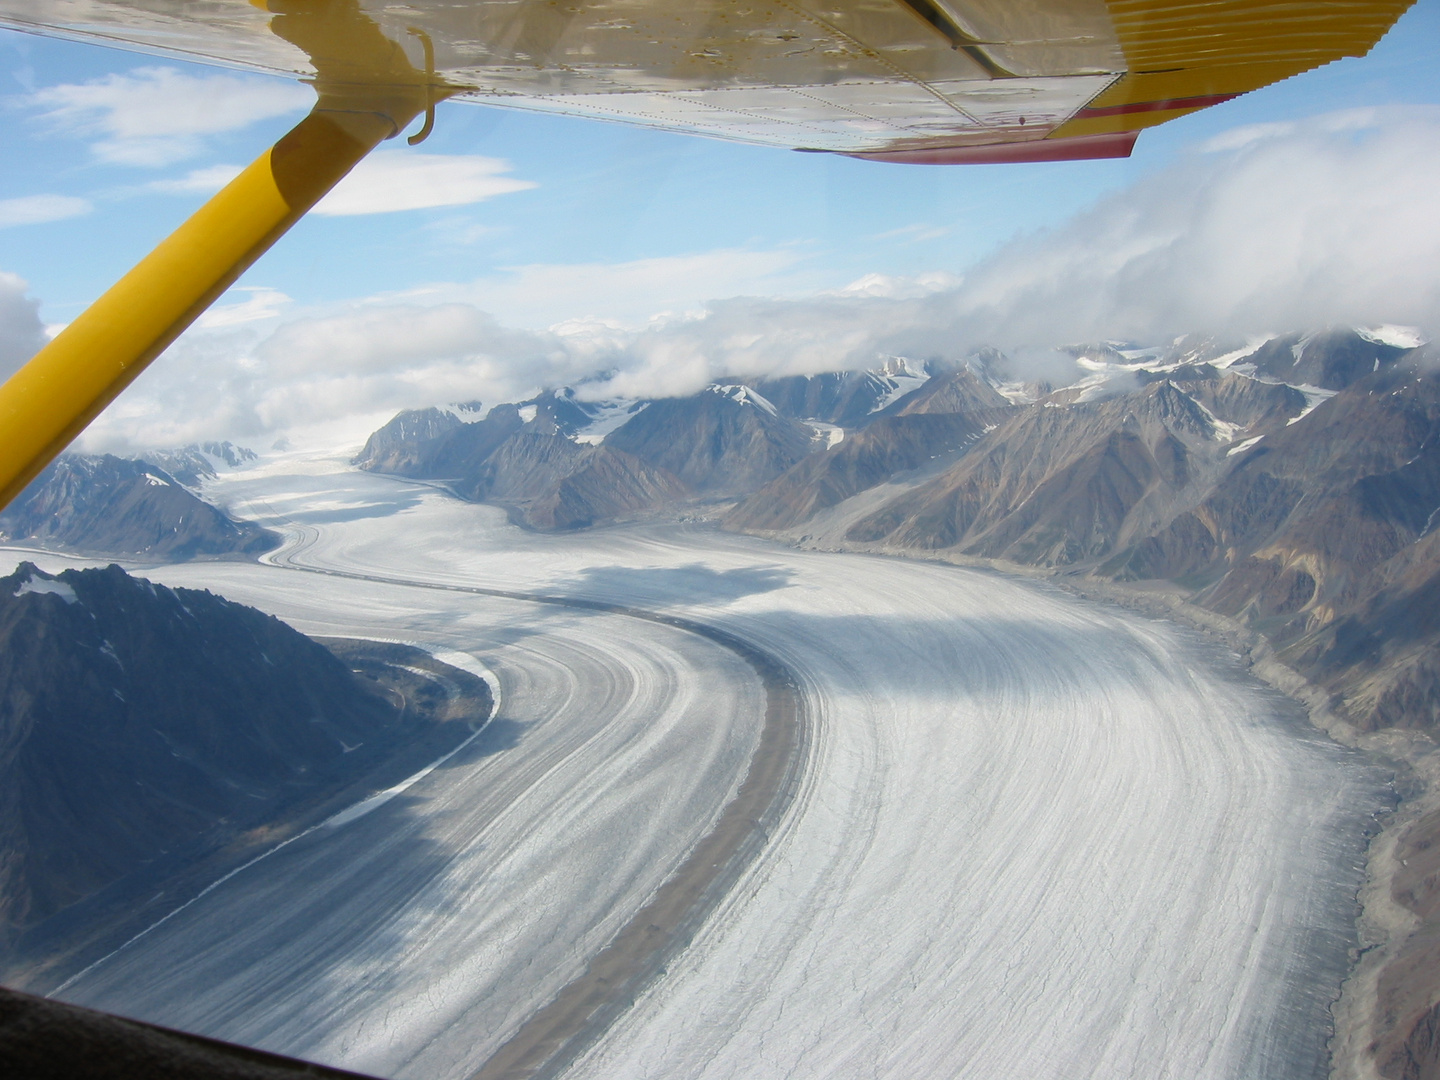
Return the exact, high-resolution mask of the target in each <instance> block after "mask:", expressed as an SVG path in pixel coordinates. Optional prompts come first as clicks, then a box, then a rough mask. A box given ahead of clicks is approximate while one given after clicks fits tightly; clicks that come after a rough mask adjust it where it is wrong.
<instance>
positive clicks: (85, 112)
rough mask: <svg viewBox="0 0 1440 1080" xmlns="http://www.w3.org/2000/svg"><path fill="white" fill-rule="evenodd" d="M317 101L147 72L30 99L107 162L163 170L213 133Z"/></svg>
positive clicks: (226, 80)
mask: <svg viewBox="0 0 1440 1080" xmlns="http://www.w3.org/2000/svg"><path fill="white" fill-rule="evenodd" d="M314 98H315V95H314V92H313V91H311V90H309V89H308V88H306V87H304V86H299V85H296V84H294V83H290V82H283V81H281V80H278V79H266V78H263V77H259V76H243V75H229V74H213V75H212V74H204V75H191V74H187V73H185V72H182V71H180V70H178V69H176V68H168V67H144V68H137V69H135V70H134V71H131V72H128V73H126V74H124V75H117V74H112V75H107V76H105V77H104V78H101V79H92V80H90V81H89V82H84V83H65V84H62V85H59V86H51V87H46V88H44V89H41V90H37V91H36V92H35V93H33V94H31V95H30V97H29V99H28V102H29V104H30V105H31V107H33V108H36V109H39V110H40V113H41V118H42V119H43V120H45V121H48V122H49V123H50V124H51V125H52V126H53V127H55V128H56V129H58V130H61V131H65V132H68V133H71V134H74V135H78V136H81V137H88V138H94V139H95V140H96V141H95V142H94V143H93V144H92V147H91V148H92V150H93V151H94V153H95V155H96V156H97V157H99V158H100V159H101V160H102V161H106V162H110V163H114V164H120V165H137V166H148V167H156V166H162V165H169V164H172V163H174V162H176V161H183V160H184V159H185V158H188V157H193V156H194V155H195V154H198V153H200V152H201V151H202V150H203V149H204V146H205V137H206V136H209V135H218V134H221V133H223V132H227V131H238V130H239V129H241V128H245V127H248V126H249V125H251V124H253V123H255V122H257V121H259V120H266V119H269V118H271V117H276V116H284V115H287V114H289V113H294V112H299V111H301V110H304V109H306V108H309V107H310V105H311V104H313V102H314Z"/></svg>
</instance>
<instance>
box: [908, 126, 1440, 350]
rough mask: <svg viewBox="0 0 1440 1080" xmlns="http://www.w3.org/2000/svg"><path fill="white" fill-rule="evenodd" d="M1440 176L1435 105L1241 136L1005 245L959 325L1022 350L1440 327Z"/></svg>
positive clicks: (964, 299)
mask: <svg viewBox="0 0 1440 1080" xmlns="http://www.w3.org/2000/svg"><path fill="white" fill-rule="evenodd" d="M1232 134H1234V133H1232ZM1436 175H1440V109H1437V108H1434V107H1400V108H1392V109H1367V110H1354V111H1347V112H1344V113H1338V114H1331V115H1328V116H1323V117H1318V118H1316V119H1314V120H1312V121H1307V122H1302V123H1295V124H1284V125H1268V126H1263V127H1259V128H1247V129H1242V131H1241V133H1240V135H1237V136H1235V137H1233V138H1230V139H1228V140H1226V139H1224V138H1221V139H1216V140H1211V142H1210V144H1209V145H1208V147H1207V148H1206V153H1205V154H1204V155H1203V156H1200V155H1196V156H1192V157H1190V158H1188V159H1186V160H1184V161H1182V162H1180V163H1179V164H1177V165H1176V166H1174V167H1173V168H1171V169H1168V170H1165V171H1163V172H1161V173H1158V174H1156V175H1153V176H1150V177H1148V178H1146V179H1144V180H1142V181H1141V182H1139V183H1138V184H1136V185H1135V186H1133V187H1132V188H1130V189H1129V190H1127V191H1124V192H1121V193H1119V194H1117V195H1115V196H1113V197H1110V198H1108V199H1106V200H1104V201H1102V202H1101V203H1100V204H1098V205H1097V206H1095V207H1093V208H1092V209H1091V210H1089V211H1087V212H1085V213H1083V214H1081V215H1079V216H1077V217H1076V218H1074V219H1072V220H1071V221H1070V222H1069V223H1068V224H1066V225H1065V226H1064V227H1062V228H1060V229H1056V230H1054V231H1052V232H1048V233H1045V234H1042V235H1039V236H1035V237H1031V238H1029V239H1027V240H1024V241H1022V242H1019V243H1016V244H1012V245H1010V246H1008V247H1006V248H1005V249H1003V250H1001V251H1000V252H998V253H997V254H996V255H995V256H994V257H992V258H991V259H989V260H987V261H986V262H985V263H983V264H982V265H980V266H978V267H976V268H975V269H974V270H972V271H971V272H970V273H968V274H967V275H966V277H965V281H964V284H963V285H962V286H961V287H960V288H959V289H958V290H957V291H956V292H955V294H954V296H953V303H952V304H951V323H952V325H953V326H954V328H955V330H956V332H957V333H960V334H962V335H963V336H964V337H966V338H968V339H970V340H977V339H980V338H986V339H989V340H993V341H994V342H995V343H997V344H1011V345H1016V344H1027V345H1039V344H1044V343H1051V344H1053V343H1056V342H1063V341H1073V340H1084V339H1094V338H1099V337H1128V338H1152V339H1153V338H1155V337H1158V336H1161V335H1165V334H1169V333H1181V332H1185V331H1190V330H1203V331H1211V332H1227V333H1232V334H1246V333H1256V332H1264V331H1266V330H1268V329H1273V328H1276V327H1285V328H1290V327H1297V328H1298V327H1307V326H1325V325H1331V324H1347V323H1349V324H1371V323H1386V322H1394V323H1402V324H1412V325H1425V326H1434V325H1436V323H1437V317H1440V272H1437V267H1440V202H1437V200H1436V199H1435V198H1434V177H1435V176H1436ZM936 314H937V315H938V314H939V312H938V309H937V311H936Z"/></svg>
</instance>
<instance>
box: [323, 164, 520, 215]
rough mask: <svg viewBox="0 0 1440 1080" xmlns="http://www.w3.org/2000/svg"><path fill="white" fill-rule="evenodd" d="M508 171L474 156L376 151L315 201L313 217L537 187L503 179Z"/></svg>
mask: <svg viewBox="0 0 1440 1080" xmlns="http://www.w3.org/2000/svg"><path fill="white" fill-rule="evenodd" d="M510 168H511V166H510V163H509V162H508V161H504V160H502V159H500V158H490V157H481V156H479V155H476V154H456V155H446V154H417V153H413V152H412V153H406V152H405V151H403V150H381V151H378V152H376V153H374V154H371V155H370V156H369V157H368V158H366V159H365V160H363V161H361V162H360V164H359V165H356V166H355V168H354V169H353V170H352V171H351V172H350V175H349V176H347V177H345V179H344V180H342V181H340V183H339V184H338V185H336V187H335V190H334V191H332V192H331V193H330V194H329V195H327V196H325V198H323V199H321V200H320V202H319V203H318V204H317V205H316V207H315V210H314V213H316V214H321V215H324V216H327V217H351V216H356V215H360V214H385V213H390V212H392V211H397V210H425V209H429V208H432V207H438V206H464V205H466V204H468V203H477V202H483V201H485V200H486V199H493V198H494V197H495V196H497V195H508V194H510V193H512V192H516V191H527V190H529V189H530V188H533V187H536V186H537V185H536V184H535V182H534V181H532V180H520V179H518V178H516V177H513V176H506V175H505V174H506V173H508V172H509V171H510Z"/></svg>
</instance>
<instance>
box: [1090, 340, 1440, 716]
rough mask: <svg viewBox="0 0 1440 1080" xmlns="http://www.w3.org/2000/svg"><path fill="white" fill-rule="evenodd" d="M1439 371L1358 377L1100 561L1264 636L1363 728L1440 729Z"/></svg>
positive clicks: (1420, 366) (1403, 369)
mask: <svg viewBox="0 0 1440 1080" xmlns="http://www.w3.org/2000/svg"><path fill="white" fill-rule="evenodd" d="M1437 507H1440V375H1437V374H1436V373H1435V372H1434V371H1433V370H1431V369H1430V368H1429V367H1428V365H1427V364H1426V363H1425V362H1424V358H1417V362H1409V363H1401V364H1390V365H1387V366H1385V367H1382V368H1381V369H1380V370H1378V371H1374V372H1373V373H1372V374H1370V375H1367V376H1363V377H1361V378H1359V379H1357V380H1356V381H1355V382H1353V383H1351V385H1350V386H1349V387H1348V388H1347V389H1345V390H1343V391H1341V392H1340V393H1338V394H1336V395H1335V396H1334V397H1333V398H1331V399H1329V400H1327V401H1326V402H1325V403H1324V404H1323V405H1321V406H1319V407H1317V408H1316V409H1315V410H1314V411H1313V412H1312V413H1310V414H1308V415H1307V416H1306V417H1305V418H1304V419H1303V420H1301V421H1299V422H1298V423H1295V424H1291V425H1286V426H1285V427H1283V428H1280V429H1279V430H1277V431H1274V432H1272V433H1270V434H1268V435H1267V436H1265V437H1264V438H1263V439H1261V440H1259V441H1258V442H1257V443H1255V444H1254V445H1251V446H1248V447H1246V448H1245V449H1244V450H1243V451H1241V452H1240V453H1238V454H1236V455H1235V457H1234V463H1233V464H1232V465H1231V466H1230V467H1229V469H1228V470H1227V471H1226V472H1225V474H1224V475H1223V476H1222V477H1220V478H1219V480H1218V481H1217V482H1216V483H1215V484H1214V486H1213V488H1212V490H1210V491H1209V492H1208V493H1207V495H1206V496H1205V498H1203V499H1201V500H1198V501H1197V503H1196V504H1195V505H1194V506H1192V507H1188V508H1186V509H1183V510H1182V511H1181V512H1180V513H1178V514H1176V515H1175V516H1174V517H1173V518H1172V519H1171V520H1170V521H1169V522H1168V523H1166V524H1165V525H1164V526H1163V527H1162V528H1158V529H1156V530H1154V531H1153V532H1152V533H1151V534H1150V535H1147V536H1145V537H1144V538H1142V539H1140V540H1138V541H1137V542H1136V543H1134V544H1133V545H1131V546H1130V547H1129V548H1127V549H1126V550H1125V551H1123V552H1121V553H1120V554H1119V555H1117V556H1116V557H1115V558H1114V559H1112V560H1110V561H1109V562H1108V563H1107V564H1105V565H1104V566H1102V567H1101V568H1100V572H1101V573H1106V574H1109V575H1111V576H1115V577H1119V578H1122V579H1133V578H1171V579H1176V580H1180V581H1184V582H1187V583H1190V584H1191V585H1193V586H1195V587H1197V590H1198V591H1197V592H1196V596H1195V600H1196V602H1197V603H1201V604H1203V605H1205V606H1206V607H1209V608H1211V609H1213V610H1215V611H1219V612H1221V613H1223V614H1226V615H1231V616H1234V617H1237V618H1241V619H1243V620H1245V621H1246V622H1248V623H1250V624H1251V625H1253V626H1255V627H1256V628H1257V629H1258V630H1260V631H1262V632H1263V633H1265V635H1266V636H1267V637H1269V638H1270V640H1271V641H1273V642H1274V643H1275V644H1276V645H1277V647H1278V648H1279V649H1280V656H1281V658H1282V659H1284V660H1286V661H1287V662H1288V663H1290V664H1291V666H1293V667H1295V668H1296V669H1297V670H1299V671H1300V672H1301V673H1302V674H1305V675H1307V676H1308V677H1309V678H1311V679H1312V680H1313V681H1315V682H1317V683H1319V684H1320V685H1323V686H1326V687H1328V688H1329V689H1330V690H1331V691H1332V692H1334V693H1335V694H1336V695H1337V697H1338V698H1339V700H1340V701H1341V703H1342V704H1343V707H1344V709H1345V711H1346V712H1347V713H1348V714H1349V715H1350V716H1351V717H1352V718H1354V719H1355V720H1356V722H1357V723H1359V724H1360V725H1361V726H1362V727H1367V728H1375V727H1394V726H1420V727H1430V726H1432V725H1440V655H1437V653H1436V645H1437V643H1440V619H1437V618H1436V617H1435V616H1434V614H1433V610H1434V609H1433V607H1432V601H1433V599H1435V598H1440V544H1437V542H1436V538H1435V533H1434V532H1433V525H1434V522H1433V520H1432V519H1433V517H1434V516H1435V513H1436V508H1437Z"/></svg>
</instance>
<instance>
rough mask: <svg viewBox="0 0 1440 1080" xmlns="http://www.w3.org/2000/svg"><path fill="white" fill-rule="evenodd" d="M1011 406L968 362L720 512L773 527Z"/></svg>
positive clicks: (898, 468)
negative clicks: (725, 511)
mask: <svg viewBox="0 0 1440 1080" xmlns="http://www.w3.org/2000/svg"><path fill="white" fill-rule="evenodd" d="M1013 411H1014V407H1013V406H1012V405H1011V404H1010V402H1009V401H1008V400H1006V399H1005V398H1004V397H1002V396H1001V395H1000V394H999V393H998V392H997V391H996V390H995V389H994V388H993V387H991V386H990V385H989V384H988V383H986V382H985V381H984V380H983V379H981V378H980V377H979V376H978V375H976V374H975V373H974V372H972V371H970V370H968V369H961V370H958V371H954V372H950V373H947V374H944V375H938V376H935V377H933V378H930V379H928V380H926V381H925V382H924V383H923V384H922V385H921V386H919V387H917V388H915V389H914V390H911V391H910V392H908V393H906V394H904V395H903V396H901V397H899V398H898V399H897V400H895V401H894V402H892V403H891V404H890V405H889V406H888V407H886V408H884V409H882V410H880V411H879V412H877V413H875V414H874V415H872V416H869V417H867V419H868V423H866V425H865V426H864V427H862V428H861V429H860V430H858V431H855V432H852V433H849V434H847V435H846V436H845V438H844V439H843V440H842V441H841V442H840V443H838V444H837V445H835V446H832V447H829V448H827V449H826V450H824V451H823V452H821V453H816V454H810V455H807V456H806V457H804V458H803V459H801V460H800V461H799V462H797V463H796V464H795V465H793V466H792V467H791V468H789V469H787V470H786V471H785V472H784V473H782V474H781V475H780V476H778V477H777V478H775V479H774V480H772V481H771V482H770V483H768V484H766V485H765V486H764V487H762V488H761V489H760V490H759V491H756V492H755V493H754V494H753V495H750V496H748V497H747V498H746V499H744V500H743V501H742V502H740V503H739V504H738V505H737V506H736V507H735V508H734V509H733V510H731V511H730V512H729V513H728V514H727V515H726V516H725V518H724V519H723V525H724V527H725V528H729V529H739V530H747V529H756V530H778V529H787V528H790V527H791V526H793V525H798V524H801V523H802V522H805V521H808V520H809V519H810V518H811V517H813V516H814V515H815V514H817V513H819V512H820V511H822V510H825V509H828V508H829V507H832V506H836V505H838V504H840V503H841V502H843V501H844V500H846V499H848V498H850V497H851V496H853V495H856V494H859V493H860V492H862V491H866V490H869V489H870V488H872V487H875V486H876V485H878V484H882V483H884V482H885V481H887V480H889V479H890V478H891V477H892V476H894V475H896V474H897V473H902V472H906V471H909V470H911V469H917V468H919V467H921V466H922V465H925V464H927V463H928V462H931V461H933V460H935V459H936V458H939V457H944V456H947V455H953V454H955V453H957V452H959V451H961V450H964V449H968V448H969V447H970V446H972V445H973V444H974V443H975V442H976V440H978V439H979V438H981V436H983V435H984V434H985V433H986V432H987V431H988V430H990V429H992V428H994V427H995V426H996V425H997V424H999V423H1002V422H1003V421H1004V420H1005V419H1006V418H1008V416H1009V415H1010V414H1011V413H1012V412H1013Z"/></svg>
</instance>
